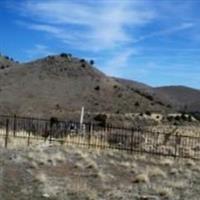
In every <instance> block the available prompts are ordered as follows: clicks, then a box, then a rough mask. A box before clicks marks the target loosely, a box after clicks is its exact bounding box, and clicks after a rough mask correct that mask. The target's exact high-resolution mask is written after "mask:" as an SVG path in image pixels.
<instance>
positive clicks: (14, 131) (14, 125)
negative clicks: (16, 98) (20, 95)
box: [13, 115, 16, 137]
mask: <svg viewBox="0 0 200 200" xmlns="http://www.w3.org/2000/svg"><path fill="white" fill-rule="evenodd" d="M15 135H16V115H14V122H13V136H14V137H15Z"/></svg>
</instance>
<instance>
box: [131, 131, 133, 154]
mask: <svg viewBox="0 0 200 200" xmlns="http://www.w3.org/2000/svg"><path fill="white" fill-rule="evenodd" d="M133 134H134V129H133V128H132V129H131V153H133Z"/></svg>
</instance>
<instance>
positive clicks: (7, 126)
mask: <svg viewBox="0 0 200 200" xmlns="http://www.w3.org/2000/svg"><path fill="white" fill-rule="evenodd" d="M8 131H9V119H6V137H5V148H7V146H8Z"/></svg>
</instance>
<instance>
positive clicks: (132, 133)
mask: <svg viewBox="0 0 200 200" xmlns="http://www.w3.org/2000/svg"><path fill="white" fill-rule="evenodd" d="M20 139H23V140H20ZM19 140H20V141H19ZM22 141H23V143H25V145H27V146H30V145H33V144H37V143H38V142H39V143H41V142H42V143H43V142H44V141H49V142H54V141H57V142H60V143H62V144H64V143H66V144H76V145H79V146H87V147H95V148H101V149H118V150H122V151H128V152H130V153H134V152H139V153H148V154H155V155H161V156H172V157H180V158H192V159H200V137H198V136H189V135H188V136H187V135H180V134H178V133H177V132H176V131H175V130H171V131H170V132H165V133H164V132H159V131H152V130H148V129H145V128H121V127H112V126H106V127H102V126H99V125H94V124H92V123H84V124H80V123H76V122H72V121H58V120H57V119H56V118H51V119H50V120H47V119H37V118H25V117H17V116H13V117H11V116H2V115H1V116H0V147H5V148H10V147H13V146H14V145H16V144H18V145H20V146H21V145H22Z"/></svg>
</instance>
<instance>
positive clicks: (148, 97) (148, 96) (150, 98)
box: [144, 95, 153, 101]
mask: <svg viewBox="0 0 200 200" xmlns="http://www.w3.org/2000/svg"><path fill="white" fill-rule="evenodd" d="M144 96H145V97H146V98H147V99H148V100H150V101H153V97H152V96H151V95H144Z"/></svg>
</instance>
